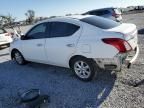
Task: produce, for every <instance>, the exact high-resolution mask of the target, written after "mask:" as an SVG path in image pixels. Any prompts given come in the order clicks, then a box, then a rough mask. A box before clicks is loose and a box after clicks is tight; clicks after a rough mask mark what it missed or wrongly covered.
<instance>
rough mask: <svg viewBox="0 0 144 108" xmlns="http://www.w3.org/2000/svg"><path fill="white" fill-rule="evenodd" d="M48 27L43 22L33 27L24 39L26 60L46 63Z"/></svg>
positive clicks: (23, 49)
mask: <svg viewBox="0 0 144 108" xmlns="http://www.w3.org/2000/svg"><path fill="white" fill-rule="evenodd" d="M46 29H47V24H46V23H41V24H38V25H36V26H35V27H33V28H32V29H31V30H30V31H29V32H28V33H27V34H26V36H25V38H24V39H23V40H22V51H23V56H24V57H25V59H26V60H30V61H34V62H40V63H44V62H46V54H45V49H44V48H45V36H46V35H47V34H46Z"/></svg>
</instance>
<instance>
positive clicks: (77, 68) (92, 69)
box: [71, 57, 97, 81]
mask: <svg viewBox="0 0 144 108" xmlns="http://www.w3.org/2000/svg"><path fill="white" fill-rule="evenodd" d="M71 68H72V70H73V71H74V73H75V75H76V76H77V77H78V78H79V79H80V80H82V81H91V80H92V79H93V78H94V76H95V75H96V74H97V71H96V65H95V64H94V62H93V61H92V60H89V59H86V58H83V57H78V58H75V59H73V60H72V63H71Z"/></svg>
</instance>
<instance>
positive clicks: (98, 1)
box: [0, 0, 144, 20]
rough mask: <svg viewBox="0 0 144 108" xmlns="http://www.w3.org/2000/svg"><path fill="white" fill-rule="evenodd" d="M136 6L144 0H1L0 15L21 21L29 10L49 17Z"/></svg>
mask: <svg viewBox="0 0 144 108" xmlns="http://www.w3.org/2000/svg"><path fill="white" fill-rule="evenodd" d="M136 5H144V0H1V6H0V15H7V14H9V13H10V14H11V15H12V16H13V17H16V19H17V20H23V19H26V16H25V13H26V12H27V10H29V9H32V10H34V11H35V14H36V16H37V17H39V16H43V17H45V16H46V17H49V16H61V15H65V14H69V13H72V14H75V13H84V12H86V11H89V10H92V9H98V8H103V7H126V6H136Z"/></svg>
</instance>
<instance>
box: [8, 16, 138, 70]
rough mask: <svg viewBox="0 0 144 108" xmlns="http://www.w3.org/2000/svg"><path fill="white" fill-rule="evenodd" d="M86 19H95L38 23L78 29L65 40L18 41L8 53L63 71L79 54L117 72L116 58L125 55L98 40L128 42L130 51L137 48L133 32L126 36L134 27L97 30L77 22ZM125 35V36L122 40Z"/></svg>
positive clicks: (56, 19) (119, 66)
mask: <svg viewBox="0 0 144 108" xmlns="http://www.w3.org/2000/svg"><path fill="white" fill-rule="evenodd" d="M87 17H96V16H92V15H85V16H82V15H79V16H71V17H57V18H53V19H48V20H46V21H44V22H41V23H45V22H55V21H58V22H68V23H71V24H75V25H78V26H79V27H80V29H79V30H78V31H76V32H75V33H74V34H73V35H71V36H68V37H56V38H44V39H36V40H21V39H19V40H16V41H14V42H12V43H11V47H10V52H12V51H13V49H17V50H19V51H20V52H21V54H22V55H23V56H24V58H25V59H26V60H28V61H33V62H38V63H45V64H52V65H57V66H62V67H67V68H69V61H70V59H71V58H72V57H74V56H76V55H80V56H84V57H86V58H91V59H93V60H95V61H96V63H97V64H98V65H99V67H101V68H103V69H105V66H104V65H107V64H108V65H109V64H113V65H116V66H117V68H116V69H115V70H120V69H121V65H122V63H121V59H120V57H123V56H126V55H127V54H128V53H127V52H125V53H123V54H121V53H119V50H118V49H117V48H115V47H114V46H112V45H109V44H106V43H104V42H103V41H102V39H104V38H119V39H122V40H125V41H128V43H129V45H130V47H132V50H133V49H135V48H136V47H138V44H137V41H138V40H137V35H136V34H133V33H132V34H130V35H128V33H130V32H133V30H135V31H136V32H137V30H136V26H135V25H134V24H121V25H119V26H118V27H115V28H111V29H101V28H99V27H96V26H93V25H90V24H88V23H85V22H82V21H80V19H82V18H87ZM39 24H40V23H39ZM36 25H37V24H36ZM36 25H34V26H33V27H35V26H36ZM33 27H32V28H33ZM30 30H31V29H30ZM28 32H29V31H28ZM28 32H27V33H28ZM27 33H26V34H27ZM125 35H128V36H127V37H126V36H125ZM131 35H132V36H131ZM129 37H130V38H129ZM127 38H129V39H127ZM136 58H137V57H135V59H136ZM133 61H134V60H133Z"/></svg>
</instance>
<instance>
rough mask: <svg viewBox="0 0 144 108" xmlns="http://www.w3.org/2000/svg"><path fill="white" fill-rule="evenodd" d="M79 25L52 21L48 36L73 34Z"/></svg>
mask: <svg viewBox="0 0 144 108" xmlns="http://www.w3.org/2000/svg"><path fill="white" fill-rule="evenodd" d="M79 28H80V27H79V26H77V25H74V24H70V23H66V22H52V23H51V31H50V37H67V36H71V35H73V34H74V33H75V32H76V31H77V30H78V29H79Z"/></svg>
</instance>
